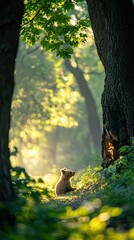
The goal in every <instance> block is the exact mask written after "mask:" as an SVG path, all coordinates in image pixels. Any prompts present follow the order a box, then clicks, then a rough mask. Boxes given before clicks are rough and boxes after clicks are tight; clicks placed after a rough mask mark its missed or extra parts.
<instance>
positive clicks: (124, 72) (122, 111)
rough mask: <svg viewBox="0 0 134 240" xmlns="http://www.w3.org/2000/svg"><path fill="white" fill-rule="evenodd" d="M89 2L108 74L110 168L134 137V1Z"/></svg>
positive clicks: (106, 152)
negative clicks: (122, 149)
mask: <svg viewBox="0 0 134 240" xmlns="http://www.w3.org/2000/svg"><path fill="white" fill-rule="evenodd" d="M86 1H87V4H88V10H89V15H90V20H91V24H92V28H93V32H94V37H95V43H96V46H97V51H98V54H99V56H100V59H101V61H102V63H103V65H104V68H105V74H106V77H105V86H104V92H103V94H102V110H103V135H102V156H103V163H102V166H103V167H108V166H109V165H110V164H111V163H113V162H114V161H115V160H116V159H117V158H118V157H119V152H118V150H119V148H120V147H121V146H123V145H125V144H128V142H129V139H130V138H131V137H133V136H134V107H133V106H134V57H133V56H134V41H133V36H134V6H133V2H132V0H127V1H126V0H109V1H107V0H86Z"/></svg>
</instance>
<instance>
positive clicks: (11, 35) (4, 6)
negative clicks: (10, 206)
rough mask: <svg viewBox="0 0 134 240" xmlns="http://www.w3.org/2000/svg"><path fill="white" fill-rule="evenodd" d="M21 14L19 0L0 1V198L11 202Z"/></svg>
mask: <svg viewBox="0 0 134 240" xmlns="http://www.w3.org/2000/svg"><path fill="white" fill-rule="evenodd" d="M22 15H23V1H22V0H7V1H4V0H3V1H1V5H0V201H1V202H4V203H10V202H11V201H13V200H14V197H15V195H14V191H13V186H12V181H11V176H10V161H9V155H10V153H9V147H8V142H9V128H10V109H11V101H12V95H13V89H14V67H15V58H16V53H17V48H18V38H19V30H20V24H21V19H22Z"/></svg>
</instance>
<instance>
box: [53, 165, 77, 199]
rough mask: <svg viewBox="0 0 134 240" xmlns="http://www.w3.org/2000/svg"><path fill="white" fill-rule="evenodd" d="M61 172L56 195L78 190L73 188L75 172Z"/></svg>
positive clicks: (68, 170)
mask: <svg viewBox="0 0 134 240" xmlns="http://www.w3.org/2000/svg"><path fill="white" fill-rule="evenodd" d="M60 172H61V176H60V179H59V181H58V182H57V184H56V186H55V193H56V195H61V194H65V193H67V192H70V191H74V190H75V189H76V188H73V187H72V186H71V178H72V177H73V176H74V175H75V172H73V171H71V170H70V169H67V168H62V169H61V170H60Z"/></svg>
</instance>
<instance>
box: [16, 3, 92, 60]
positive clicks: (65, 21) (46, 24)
mask: <svg viewBox="0 0 134 240" xmlns="http://www.w3.org/2000/svg"><path fill="white" fill-rule="evenodd" d="M80 2H83V1H82V0H75V1H72V0H68V1H66V0H56V1H55V0H54V1H48V0H47V1H45V3H44V0H40V1H35V0H32V1H25V15H24V18H23V23H22V30H21V35H22V36H23V39H24V40H26V41H27V42H29V43H30V44H31V45H34V44H35V43H37V42H40V44H41V45H42V46H43V48H45V50H51V51H56V53H57V55H60V56H61V57H63V58H65V57H70V56H71V54H72V53H73V48H74V47H76V46H78V45H79V43H80V42H85V41H86V39H87V36H88V28H89V18H88V17H87V14H85V13H84V11H85V7H84V8H81V5H79V3H80ZM82 4H83V3H82ZM79 15H81V18H79Z"/></svg>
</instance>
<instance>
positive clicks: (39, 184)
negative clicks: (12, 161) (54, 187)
mask: <svg viewBox="0 0 134 240" xmlns="http://www.w3.org/2000/svg"><path fill="white" fill-rule="evenodd" d="M11 174H12V181H13V185H14V189H15V192H16V194H17V196H18V197H19V198H22V199H23V200H24V199H25V200H28V199H33V200H36V201H41V200H42V199H43V198H46V197H47V198H49V197H50V193H49V190H48V188H47V187H46V186H45V182H44V180H43V179H42V178H33V177H31V176H30V175H28V173H27V172H26V170H25V169H24V168H22V167H13V168H12V170H11Z"/></svg>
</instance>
